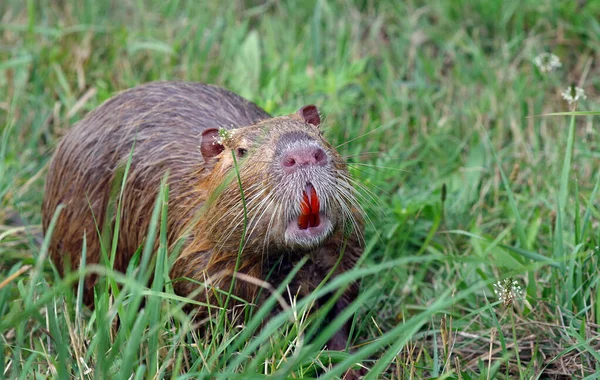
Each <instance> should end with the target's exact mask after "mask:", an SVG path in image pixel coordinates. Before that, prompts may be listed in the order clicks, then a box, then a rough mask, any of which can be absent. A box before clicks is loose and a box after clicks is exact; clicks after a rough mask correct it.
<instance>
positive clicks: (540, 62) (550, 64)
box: [533, 53, 562, 73]
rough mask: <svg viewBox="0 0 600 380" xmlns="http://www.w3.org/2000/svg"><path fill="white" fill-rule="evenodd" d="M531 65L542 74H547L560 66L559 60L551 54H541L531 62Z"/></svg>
mask: <svg viewBox="0 0 600 380" xmlns="http://www.w3.org/2000/svg"><path fill="white" fill-rule="evenodd" d="M533 63H534V64H535V65H536V66H537V67H538V69H540V71H541V72H543V73H549V72H550V71H553V70H555V69H558V68H560V67H561V66H562V63H560V59H558V57H557V56H556V55H554V54H552V53H541V54H539V55H538V56H537V57H535V59H534V60H533Z"/></svg>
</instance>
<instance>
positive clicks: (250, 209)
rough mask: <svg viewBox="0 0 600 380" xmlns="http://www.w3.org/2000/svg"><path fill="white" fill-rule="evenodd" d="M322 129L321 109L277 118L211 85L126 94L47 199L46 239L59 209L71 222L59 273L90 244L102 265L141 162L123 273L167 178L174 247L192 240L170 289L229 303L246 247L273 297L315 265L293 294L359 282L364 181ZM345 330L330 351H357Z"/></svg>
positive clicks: (75, 148)
mask: <svg viewBox="0 0 600 380" xmlns="http://www.w3.org/2000/svg"><path fill="white" fill-rule="evenodd" d="M319 125H320V117H319V113H318V111H317V109H316V107H315V106H312V105H311V106H305V107H303V108H301V109H300V110H299V111H298V112H297V113H295V114H292V115H287V116H280V117H271V116H270V115H269V114H267V113H266V112H265V111H264V110H262V109H261V108H259V107H258V106H257V105H255V104H254V103H251V102H249V101H247V100H245V99H243V98H242V97H240V96H238V95H236V94H234V93H232V92H230V91H227V90H224V89H222V88H219V87H215V86H211V85H205V84H199V83H187V82H155V83H150V84H145V85H141V86H138V87H135V88H133V89H130V90H126V91H124V92H121V93H119V94H118V95H116V96H114V97H112V98H111V99H109V100H107V101H106V102H105V103H103V104H102V105H101V106H99V107H98V108H97V109H95V110H94V111H92V112H90V113H89V114H88V115H87V116H86V117H85V118H84V119H83V120H82V121H80V122H79V123H78V124H77V125H75V127H74V128H73V129H72V130H70V131H69V132H68V133H67V134H66V135H65V136H64V137H63V138H62V140H61V141H60V143H59V144H58V146H57V148H56V151H55V153H54V156H53V158H52V160H51V163H50V166H49V170H48V176H47V182H46V189H45V194H44V199H43V210H42V211H43V212H42V216H43V227H44V232H46V231H47V229H48V225H49V223H50V220H51V218H52V216H53V214H54V212H55V210H56V209H57V207H58V206H59V205H60V204H63V205H65V208H64V209H63V210H62V212H61V213H60V216H59V218H58V220H57V224H56V226H55V229H54V233H53V235H52V237H51V242H50V251H49V252H50V257H51V258H52V260H53V262H54V263H55V265H56V266H57V268H58V269H59V271H61V273H62V272H64V268H65V267H67V268H77V267H78V266H79V263H80V256H81V252H82V244H83V241H84V240H83V237H84V233H85V236H86V241H87V262H88V263H98V262H100V261H101V260H100V255H101V251H100V239H99V237H98V229H99V228H100V227H98V228H97V226H104V225H105V223H106V222H107V221H106V220H105V219H106V218H109V217H112V218H114V214H115V213H113V212H107V208H108V206H107V204H108V202H109V198H110V192H111V191H110V189H111V186H113V180H114V179H115V178H116V177H115V176H116V174H115V173H116V172H118V171H119V170H120V169H119V168H123V167H124V166H125V165H126V164H127V162H128V161H129V159H130V155H131V161H130V165H131V167H130V171H129V173H128V176H127V178H126V184H125V188H124V196H123V200H122V216H121V221H120V229H119V241H118V245H117V254H116V258H115V262H114V268H115V269H116V270H118V271H121V272H124V271H125V270H126V268H127V265H128V263H129V261H130V259H131V258H132V256H133V255H134V253H135V252H136V250H137V249H138V248H139V247H140V246H141V245H142V244H143V243H144V237H145V234H146V233H147V229H148V226H149V221H150V219H151V213H152V210H153V207H154V204H155V201H156V197H157V194H158V191H159V187H160V183H161V180H162V179H163V177H164V176H165V173H168V184H169V199H168V219H167V224H168V241H169V244H171V245H173V244H174V243H175V242H177V241H178V239H180V238H183V239H185V240H184V243H183V248H182V249H181V251H180V254H179V256H178V258H177V259H176V261H175V262H174V264H173V266H172V269H171V273H170V276H171V278H172V279H181V278H189V279H192V280H196V281H197V282H202V283H205V282H208V283H209V284H210V285H211V286H214V287H218V288H220V289H224V290H228V289H229V286H230V284H231V282H230V281H231V279H232V273H233V272H234V268H235V263H236V258H237V257H238V249H239V247H240V241H241V240H242V239H244V247H243V251H242V254H241V260H240V265H239V269H238V271H239V273H243V274H245V275H247V276H252V277H255V278H258V279H266V275H267V273H270V277H269V278H268V279H267V280H268V282H269V283H271V284H273V285H274V286H277V285H278V282H281V281H282V280H283V279H284V278H285V276H286V275H287V274H288V273H289V271H290V270H291V268H293V266H294V264H295V263H296V262H298V261H299V260H300V259H301V258H302V257H303V256H306V255H308V257H309V261H308V263H307V264H306V265H304V267H303V268H302V269H301V270H300V272H299V273H298V275H297V276H296V278H295V279H294V280H293V282H292V284H291V292H292V294H296V293H297V294H299V295H300V296H302V295H305V294H307V293H309V292H311V291H312V290H314V288H315V287H316V286H317V285H318V284H319V283H320V282H321V281H322V280H323V279H324V278H325V277H326V276H327V275H328V273H329V271H330V270H332V269H333V276H335V275H337V274H339V273H342V272H344V271H347V270H349V269H350V268H352V267H353V266H354V265H355V263H356V261H357V260H358V258H359V256H360V255H361V253H362V250H363V240H362V236H361V235H362V218H361V211H360V208H359V206H358V204H357V202H356V198H355V196H354V190H353V187H352V185H351V183H352V180H351V179H350V176H349V173H348V171H347V168H346V164H345V162H344V160H343V159H342V158H341V156H340V155H339V154H338V153H337V152H336V151H335V149H334V148H333V147H332V146H331V145H330V144H329V143H328V142H327V141H325V139H324V138H323V136H322V134H321V131H320V130H319ZM132 147H133V149H132ZM132 151H133V153H131V152H132ZM234 155H235V159H234ZM234 161H235V163H234ZM235 165H237V171H238V172H239V176H240V179H241V183H242V186H241V187H242V189H243V194H244V198H245V203H246V210H247V212H246V216H247V218H246V220H247V228H246V229H244V220H245V218H244V208H243V204H242V195H241V194H242V192H241V191H240V186H239V184H238V181H237V177H234V176H233V175H232V174H236V173H237V172H236V171H235V170H236V169H235ZM108 222H111V223H113V224H114V220H111V221H108ZM243 231H246V234H245V236H242V235H243ZM340 258H341V259H340ZM338 259H340V260H338ZM338 261H339V263H338ZM274 266H275V267H274ZM273 268H275V269H274V270H273V271H271V269H273ZM94 281H95V279H94V278H93V277H91V278H88V279H87V280H86V284H85V294H84V297H85V300H86V303H88V304H93V285H94ZM197 282H192V281H186V280H179V281H176V282H175V283H174V289H175V291H176V292H177V293H178V294H180V295H184V296H185V295H188V294H190V293H191V292H192V291H194V290H195V289H197V288H198V287H199V285H198V284H197ZM259 289H260V288H259V287H258V286H256V285H253V284H252V283H251V282H248V281H240V280H237V281H236V282H235V284H234V289H233V293H234V294H235V295H236V296H238V297H240V298H242V299H245V300H248V301H252V300H255V297H256V296H257V294H258V293H259ZM357 292H358V285H357V284H353V285H351V286H350V287H349V288H348V289H347V290H346V291H345V293H344V294H343V296H342V297H341V298H340V299H339V300H338V301H337V303H336V305H335V306H334V310H333V312H334V313H335V314H337V313H339V312H340V311H341V310H342V309H343V308H344V307H345V306H346V305H348V304H349V303H350V302H351V301H352V300H353V299H355V297H356V296H357ZM196 293H197V292H196ZM213 294H214V292H210V291H203V292H200V294H199V295H198V296H197V297H196V298H197V299H199V300H201V301H203V302H210V301H211V297H213ZM207 298H208V299H207ZM213 301H214V300H213ZM346 330H347V327H346V328H343V329H342V331H340V332H338V333H336V335H335V336H334V338H333V339H332V340H331V341H330V342H329V348H330V349H343V348H344V347H345V346H346V341H347V331H346Z"/></svg>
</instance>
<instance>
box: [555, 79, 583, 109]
mask: <svg viewBox="0 0 600 380" xmlns="http://www.w3.org/2000/svg"><path fill="white" fill-rule="evenodd" d="M561 95H562V97H563V99H564V100H566V101H567V102H568V103H569V105H573V104H575V103H577V102H578V101H580V100H585V99H586V96H585V92H584V91H583V88H581V87H577V86H575V85H574V84H572V85H570V86H569V87H567V89H566V90H564V91H563V93H562V94H561Z"/></svg>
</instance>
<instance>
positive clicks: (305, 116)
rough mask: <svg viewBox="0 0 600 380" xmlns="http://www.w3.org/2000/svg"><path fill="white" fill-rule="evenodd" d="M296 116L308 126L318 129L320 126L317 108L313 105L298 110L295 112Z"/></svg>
mask: <svg viewBox="0 0 600 380" xmlns="http://www.w3.org/2000/svg"><path fill="white" fill-rule="evenodd" d="M296 114H297V115H298V116H300V117H301V118H302V120H304V121H305V122H307V123H308V124H312V125H314V126H315V127H318V126H319V124H321V118H320V117H319V111H318V110H317V107H316V106H314V105H312V104H311V105H308V106H304V107H302V108H300V109H299V110H298V112H296Z"/></svg>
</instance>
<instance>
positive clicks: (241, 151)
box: [237, 148, 248, 157]
mask: <svg viewBox="0 0 600 380" xmlns="http://www.w3.org/2000/svg"><path fill="white" fill-rule="evenodd" d="M246 153H248V149H246V148H237V156H238V157H244V156H245V155H246Z"/></svg>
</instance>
